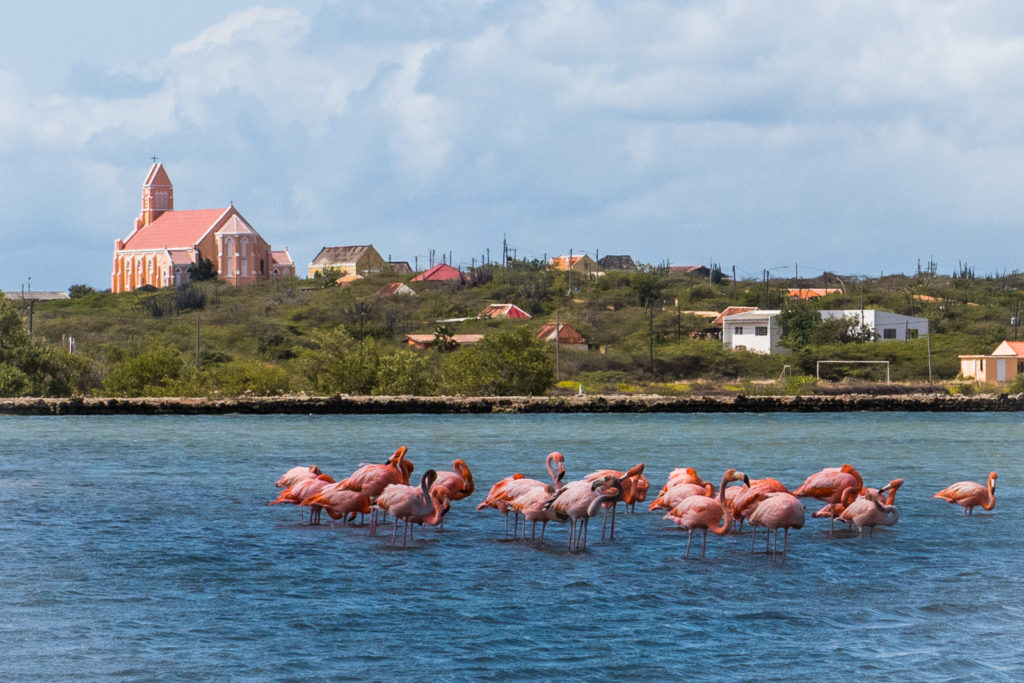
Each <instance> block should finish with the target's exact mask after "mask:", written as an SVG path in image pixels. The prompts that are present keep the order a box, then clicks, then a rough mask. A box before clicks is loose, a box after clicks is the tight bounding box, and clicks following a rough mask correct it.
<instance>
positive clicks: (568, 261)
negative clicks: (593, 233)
mask: <svg viewBox="0 0 1024 683" xmlns="http://www.w3.org/2000/svg"><path fill="white" fill-rule="evenodd" d="M551 267H552V268H554V269H555V270H572V271H574V272H577V273H595V272H597V271H599V270H600V268H598V266H597V262H596V261H594V259H592V258H590V257H589V256H587V255H586V254H579V255H573V256H552V257H551Z"/></svg>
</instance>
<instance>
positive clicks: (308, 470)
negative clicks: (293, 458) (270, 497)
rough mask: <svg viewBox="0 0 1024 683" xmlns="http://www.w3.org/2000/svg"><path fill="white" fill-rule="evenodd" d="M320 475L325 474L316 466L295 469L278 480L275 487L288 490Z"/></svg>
mask: <svg viewBox="0 0 1024 683" xmlns="http://www.w3.org/2000/svg"><path fill="white" fill-rule="evenodd" d="M320 474H323V472H321V471H320V468H319V467H317V466H316V465H310V466H309V467H293V468H291V469H290V470H288V471H287V472H285V473H284V474H282V475H281V478H280V479H278V480H277V483H276V484H274V486H276V487H277V488H279V489H283V488H288V487H289V486H294V485H295V484H298V483H299V482H300V481H302V480H303V479H313V478H315V477H316V476H317V475H320Z"/></svg>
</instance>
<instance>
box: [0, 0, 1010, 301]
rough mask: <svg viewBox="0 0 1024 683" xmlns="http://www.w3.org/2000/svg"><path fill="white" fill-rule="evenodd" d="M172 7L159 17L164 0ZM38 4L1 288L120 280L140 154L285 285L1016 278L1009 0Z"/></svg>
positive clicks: (6, 10)
mask: <svg viewBox="0 0 1024 683" xmlns="http://www.w3.org/2000/svg"><path fill="white" fill-rule="evenodd" d="M164 4H165V5H167V3H164ZM172 4H173V9H169V10H167V11H166V12H167V13H166V15H165V16H161V14H160V10H159V7H160V5H159V4H156V5H154V4H152V3H138V2H135V1H134V0H133V1H130V2H129V1H127V0H106V1H105V2H103V3H92V2H80V1H79V0H54V1H53V2H48V3H3V7H2V8H0V240H2V244H3V249H2V252H0V253H2V254H3V260H2V261H0V263H2V267H0V288H2V289H3V290H6V291H14V290H18V289H19V288H23V287H25V286H26V285H28V286H29V287H31V289H33V290H62V289H67V288H68V287H69V286H71V285H73V284H87V285H90V286H93V287H95V288H96V289H107V288H109V287H110V271H111V264H112V256H113V245H114V241H115V240H116V239H118V238H125V237H127V235H128V234H129V233H130V231H131V229H132V225H133V222H134V219H135V217H136V216H137V215H138V213H139V209H140V197H141V185H142V182H143V181H144V179H145V177H146V174H147V172H148V170H149V167H150V165H151V164H152V161H151V157H153V156H156V157H158V158H159V160H160V161H161V162H162V163H163V164H164V166H165V168H166V169H167V172H168V175H169V176H170V178H171V181H172V183H173V184H174V201H175V208H177V209H201V208H216V207H224V206H227V205H228V204H229V203H234V205H235V206H236V207H237V208H238V210H239V211H240V212H241V213H242V215H243V216H244V217H245V218H246V220H247V221H248V222H249V223H250V224H252V225H253V227H255V228H256V229H257V230H258V231H259V232H260V233H261V234H262V235H263V237H264V238H265V239H266V240H267V241H268V242H269V243H270V244H271V245H272V246H273V248H275V249H280V248H283V247H288V249H289V252H290V253H291V255H292V258H293V259H294V260H295V263H296V266H297V270H298V271H299V273H304V272H305V268H306V266H307V264H308V263H309V262H310V261H311V260H312V259H313V257H314V256H315V255H316V253H317V252H318V251H319V250H320V248H321V247H323V246H343V245H354V244H367V243H372V244H373V245H374V246H375V247H376V248H377V250H378V251H379V252H380V253H381V254H382V255H383V256H385V257H386V258H387V257H389V256H390V257H391V258H392V259H393V260H407V261H409V262H410V263H413V264H414V265H419V267H420V268H425V267H426V266H427V265H428V261H429V258H430V254H431V251H433V253H434V254H435V259H437V260H440V258H441V254H450V255H451V260H452V262H454V263H455V264H458V265H465V266H469V265H471V264H472V263H473V262H474V261H475V262H477V263H479V260H480V259H481V258H483V257H485V256H486V255H487V254H488V253H489V254H490V258H491V259H499V258H500V254H501V250H502V244H503V240H507V243H508V244H509V246H510V247H511V248H512V249H514V250H515V254H516V256H518V257H520V258H544V257H545V256H548V257H550V256H553V255H557V254H565V253H568V252H569V251H570V250H572V251H573V253H576V254H579V253H587V254H590V255H591V256H593V257H595V258H598V257H600V256H604V255H608V254H629V255H631V256H632V257H633V258H634V260H636V261H638V262H644V263H652V264H658V263H669V264H675V265H687V264H698V263H702V264H710V263H717V264H720V265H721V266H722V268H723V269H724V270H725V271H726V272H727V273H728V272H730V270H731V268H732V267H735V268H736V272H737V276H739V277H754V278H760V277H761V276H762V272H763V270H764V269H768V270H769V271H770V272H771V274H772V275H773V276H776V277H792V276H793V275H796V274H799V275H801V276H804V277H809V276H813V275H816V274H821V273H822V271H826V270H827V271H833V272H838V273H840V274H859V275H865V276H878V275H881V274H891V273H899V272H903V273H908V274H909V273H913V272H915V271H916V269H917V267H918V264H919V263H920V264H921V265H922V266H924V265H925V264H926V263H927V262H928V261H929V260H934V262H935V263H936V264H937V266H938V270H939V272H945V273H950V272H952V271H953V270H955V269H957V268H958V265H959V264H961V263H964V264H968V265H969V266H971V267H973V268H974V269H975V272H976V273H977V274H979V275H981V274H988V273H1002V272H1004V271H1007V272H1009V271H1014V270H1020V269H1021V264H1020V253H1021V250H1020V249H1018V248H1017V245H1019V244H1020V243H1021V240H1020V239H1019V235H1020V233H1021V230H1020V227H1021V219H1022V217H1024V191H1021V185H1022V183H1024V123H1022V122H1024V78H1022V76H1021V74H1024V3H1019V2H1015V1H1010V0H1005V1H999V2H992V1H986V0H965V1H949V0H946V1H944V0H894V1H892V2H862V1H856V2H855V1H850V2H843V1H836V0H813V1H802V0H791V1H787V2H769V1H767V0H722V1H720V2H703V1H702V2H686V1H685V0H673V1H661V0H643V1H638V2H633V1H630V0H624V1H618V2H610V1H609V2H598V1H590V0H551V1H548V2H545V1H538V2H518V1H506V2H498V1H493V2H492V1H486V0H475V1H474V0H459V1H456V0H435V1H428V2H419V1H414V0H405V1H401V2H400V1H397V0H374V1H373V2H365V0H353V1H329V0H292V1H290V2H289V1H286V2H279V3H268V4H264V5H259V4H253V3H251V2H244V1H238V0H177V1H176V2H175V3H172Z"/></svg>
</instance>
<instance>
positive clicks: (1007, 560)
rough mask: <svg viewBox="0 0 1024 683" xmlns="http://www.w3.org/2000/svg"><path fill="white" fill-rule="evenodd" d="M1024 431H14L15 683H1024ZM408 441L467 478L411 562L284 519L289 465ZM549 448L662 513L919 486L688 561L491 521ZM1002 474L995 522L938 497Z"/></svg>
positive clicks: (801, 418) (658, 423)
mask: <svg viewBox="0 0 1024 683" xmlns="http://www.w3.org/2000/svg"><path fill="white" fill-rule="evenodd" d="M1022 436H1024V418H1022V417H1021V416H1018V415H1012V414H1010V415H1005V414H992V415H986V414H980V415H979V414H962V415H961V414H952V415H950V414H942V415H929V414H905V413H892V414H873V413H872V414H867V413H864V414H861V413H851V414H840V415H655V416H651V415H556V416H522V415H500V416H421V415H409V416H310V417H295V416H280V417H277V416H263V417H249V416H245V417H243V416H229V417H157V418H154V417H81V418H78V417H61V418H20V417H5V418H0V553H2V554H0V591H2V595H3V601H2V604H0V654H2V655H3V656H2V657H0V678H2V679H5V680H11V679H26V678H29V679H47V680H61V679H72V678H76V679H82V678H84V679H93V678H108V677H114V678H120V679H129V680H189V679H192V680H212V679H227V680H254V679H274V680H306V679H309V678H310V677H312V676H315V677H317V678H324V679H327V680H337V679H363V680H396V679H419V680H422V679H427V678H441V679H446V680H479V679H484V678H498V679H517V680H523V679H547V680H551V679H565V678H580V679H591V680H593V679H602V678H609V677H619V678H629V679H639V678H643V679H653V678H671V679H680V678H697V679H783V678H785V679H797V680H799V679H807V678H811V679H835V678H837V677H838V676H840V675H844V676H845V675H849V674H868V675H871V676H873V677H876V678H880V679H883V680H886V679H888V680H901V679H915V680H922V679H924V680H949V679H954V680H958V679H963V680H969V679H975V678H981V677H983V676H984V677H990V678H994V679H996V680H999V679H1004V680H1020V679H1022V678H1024V606H1022V601H1021V598H1022V590H1021V588H1022V585H1024V582H1022V579H1021V578H1020V577H1021V575H1022V570H1024V551H1022V549H1021V537H1022V534H1021V532H1020V525H1019V523H1018V520H1019V519H1020V517H1021V513H1022V509H1024V503H1022V501H1021V486H1020V482H1021V481H1022V476H1024V472H1022V469H1024V467H1022V457H1021V451H1022V446H1021V439H1022ZM401 444H405V445H407V446H409V459H410V460H412V461H413V462H414V463H415V464H416V473H417V474H418V473H421V472H423V471H424V470H426V469H428V468H429V467H434V468H438V469H449V468H450V466H451V460H452V459H453V458H455V457H461V458H464V459H465V460H466V461H467V462H468V463H469V465H470V467H472V469H473V473H474V476H475V478H476V480H477V491H476V493H475V494H474V495H473V496H472V497H471V498H469V499H468V500H465V501H460V502H457V503H455V505H454V507H453V510H452V511H451V513H450V514H449V515H448V516H447V518H446V523H445V524H446V528H445V531H443V532H438V531H436V530H427V531H418V532H417V534H416V537H415V540H414V541H413V542H412V543H411V544H410V545H409V546H408V547H407V548H405V549H402V548H398V549H393V548H391V547H390V546H389V545H388V543H389V542H390V534H388V533H386V532H383V531H382V532H381V533H380V534H379V535H377V536H373V537H371V536H369V535H368V533H367V530H366V529H365V528H341V527H339V526H336V523H333V522H332V523H331V524H329V525H327V524H325V525H322V526H320V527H308V526H304V525H302V524H301V523H300V519H299V511H298V510H297V509H295V508H294V507H290V506H289V507H287V509H283V508H284V506H275V507H268V506H267V505H266V503H267V502H268V501H270V500H272V499H273V498H274V497H275V496H276V494H277V490H276V489H275V488H274V486H273V484H274V482H275V481H276V480H277V478H278V477H279V476H280V475H281V473H283V472H284V471H285V470H286V469H288V468H289V467H292V466H295V465H306V464H310V463H316V464H318V465H320V466H321V467H322V468H323V470H324V471H325V472H327V473H330V474H332V475H333V476H335V477H336V478H341V477H343V476H345V475H346V474H348V473H349V472H351V471H352V470H353V469H355V467H356V466H357V465H358V464H359V463H361V462H380V461H383V460H384V459H385V458H386V457H387V456H388V455H390V454H391V452H392V451H393V450H394V449H395V448H396V447H397V446H398V445H401ZM551 450H560V451H562V452H563V453H564V454H565V456H566V465H567V468H568V475H567V477H566V480H567V481H568V480H570V479H573V478H579V477H581V476H583V475H584V474H586V473H587V472H590V471H592V470H595V469H599V468H604V467H611V468H615V469H621V470H624V469H626V468H628V467H629V466H631V465H633V464H635V463H637V462H645V463H646V464H647V469H646V473H647V475H648V477H649V478H650V480H651V484H652V491H651V494H652V495H651V496H650V497H651V498H653V497H654V494H655V492H656V491H657V489H658V488H660V486H661V484H662V483H663V482H664V480H665V477H666V475H667V473H668V472H669V470H671V469H672V468H673V467H677V466H686V465H692V466H694V467H696V468H697V469H698V471H699V472H700V473H701V474H702V475H703V476H704V477H706V478H709V479H713V480H716V479H717V478H719V477H720V476H721V473H722V472H723V471H724V470H725V469H726V468H727V467H736V468H738V469H741V470H743V471H745V472H746V473H747V474H748V475H750V476H751V477H752V478H759V477H764V476H774V477H776V478H778V479H780V480H782V481H783V482H784V483H785V484H787V485H788V486H790V487H791V488H793V487H796V486H797V485H798V484H799V483H800V482H802V481H803V479H804V478H805V477H806V476H807V475H808V474H811V473H813V472H815V471H817V470H819V469H820V468H822V467H825V466H838V465H840V464H842V463H844V462H849V463H852V464H854V465H855V466H857V468H858V469H859V470H860V472H861V473H862V474H863V475H864V478H865V480H866V483H868V484H869V485H874V486H880V485H881V484H884V483H885V482H888V481H889V480H890V479H892V478H894V477H897V476H898V477H903V478H904V479H905V480H906V484H905V485H904V487H903V488H902V489H901V490H900V492H899V495H898V498H897V504H898V506H899V508H900V522H899V524H898V525H897V526H896V527H894V528H892V529H881V530H879V531H877V532H875V534H874V535H873V536H872V537H868V536H865V537H863V538H858V537H856V536H853V535H850V534H847V533H845V532H844V533H840V534H838V535H837V537H836V538H829V537H828V536H827V533H826V532H827V526H828V524H827V521H822V520H809V523H808V525H807V526H806V527H805V528H804V529H802V530H800V531H796V532H794V533H793V534H791V536H790V554H789V557H788V559H787V560H786V561H785V562H781V561H779V560H772V558H771V557H770V556H768V555H766V554H765V553H763V552H760V551H759V552H757V553H755V554H753V555H752V554H750V553H749V544H750V540H749V536H747V535H743V536H732V537H726V538H721V537H717V536H711V537H709V539H708V551H707V558H706V559H704V560H699V559H692V557H696V556H699V547H698V552H697V553H695V554H694V555H693V556H692V557H691V559H689V560H683V559H682V553H683V550H684V548H685V545H686V535H685V533H683V532H681V531H679V530H677V529H674V528H673V527H672V526H671V525H670V524H669V523H668V522H666V521H664V520H662V519H661V515H660V514H656V513H648V512H646V511H645V512H644V513H643V514H640V513H638V514H636V515H633V516H628V517H627V516H620V518H619V523H618V525H617V528H616V538H615V541H614V542H605V543H601V542H600V541H599V536H600V531H599V530H598V531H597V532H596V533H595V530H594V528H592V529H591V531H590V544H589V546H588V549H587V550H586V551H583V552H578V553H569V552H567V551H566V549H565V540H566V537H565V530H564V528H561V527H557V526H552V527H550V528H549V529H548V536H547V538H546V540H545V542H544V544H543V545H538V544H537V543H530V542H525V541H506V540H504V523H503V519H502V518H501V516H500V515H499V514H497V513H496V512H495V511H493V510H488V511H482V512H477V511H476V509H475V507H476V504H477V503H478V502H479V501H480V500H482V499H483V497H484V496H485V495H486V491H487V489H488V488H489V487H490V485H491V484H492V483H493V482H494V481H496V480H497V479H500V478H502V477H504V476H507V475H508V474H511V473H512V472H516V471H521V472H524V473H525V474H526V475H527V476H533V477H536V478H541V479H543V478H544V476H545V472H544V466H543V460H544V456H545V455H546V454H547V453H548V452H549V451H551ZM990 470H996V471H998V472H999V488H998V491H997V498H998V501H999V502H998V504H997V506H996V508H995V510H994V511H993V512H992V513H985V512H983V511H980V510H979V511H977V512H976V514H975V515H974V516H973V517H967V518H965V517H963V516H962V515H961V510H960V508H959V507H955V506H951V505H948V504H946V503H943V502H942V501H938V500H932V499H931V498H930V496H931V495H932V494H933V493H934V492H935V491H937V490H938V489H940V488H942V487H944V486H946V485H948V484H950V483H953V482H954V481H958V480H961V479H973V480H977V481H984V478H985V476H986V475H987V473H988V472H989V471H990ZM414 478H415V475H414ZM644 507H645V506H644ZM815 508H816V506H815V505H814V504H813V502H809V503H808V510H809V512H810V511H811V510H813V509H815ZM324 519H327V517H326V515H325V516H324ZM695 541H696V538H695ZM760 547H763V542H762V543H761V544H760ZM760 547H759V550H760Z"/></svg>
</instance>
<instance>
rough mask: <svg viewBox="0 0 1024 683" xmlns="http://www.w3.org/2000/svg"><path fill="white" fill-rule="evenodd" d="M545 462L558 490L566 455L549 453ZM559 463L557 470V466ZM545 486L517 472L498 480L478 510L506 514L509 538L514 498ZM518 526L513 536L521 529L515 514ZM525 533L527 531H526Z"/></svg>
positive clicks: (563, 472) (563, 473) (506, 528)
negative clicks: (489, 509)
mask: <svg viewBox="0 0 1024 683" xmlns="http://www.w3.org/2000/svg"><path fill="white" fill-rule="evenodd" d="M544 464H545V466H546V467H547V470H548V474H549V475H550V476H551V481H552V484H553V486H554V488H555V490H556V491H557V490H558V489H560V488H561V487H562V478H563V477H564V476H565V456H563V455H562V454H561V453H559V452H558V451H554V452H552V453H549V454H548V456H547V458H545V460H544ZM556 465H557V471H556V470H555V467H556ZM544 486H545V484H544V482H541V481H537V480H536V479H526V478H525V477H523V475H522V474H520V473H518V472H517V473H516V474H513V475H512V476H510V477H505V478H504V479H502V480H500V481H498V482H497V483H495V484H494V486H492V487H491V490H490V492H488V494H487V497H486V498H484V500H483V502H482V503H480V504H479V505H477V506H476V509H477V510H483V509H484V508H494V509H496V510H497V511H498V512H500V513H501V514H503V515H505V537H506V538H508V513H509V512H515V511H514V510H513V509H512V508H511V503H512V501H513V500H515V499H516V498H518V497H519V496H522V495H523V494H525V493H526V492H527V491H529V490H530V489H531V488H533V487H541V488H543V487H544ZM515 522H516V528H515V530H514V533H513V536H515V535H517V534H518V529H519V514H518V512H516V514H515ZM524 533H525V532H524Z"/></svg>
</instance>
